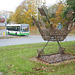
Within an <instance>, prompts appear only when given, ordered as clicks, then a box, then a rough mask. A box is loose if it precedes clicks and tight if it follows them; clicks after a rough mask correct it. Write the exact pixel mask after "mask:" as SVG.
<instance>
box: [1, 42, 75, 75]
mask: <svg viewBox="0 0 75 75" xmlns="http://www.w3.org/2000/svg"><path fill="white" fill-rule="evenodd" d="M44 45H45V43H37V44H25V45H15V46H6V47H0V72H3V75H74V74H75V61H71V62H69V63H68V64H66V63H62V64H60V65H45V64H42V63H38V62H34V61H31V60H30V58H33V57H35V56H36V55H37V49H42V48H43V46H44ZM61 45H62V46H63V47H65V48H66V50H65V52H68V53H71V54H75V41H71V42H62V43H61ZM56 52H58V45H57V43H56V42H50V43H49V44H48V45H47V47H46V48H45V53H46V54H51V53H56Z"/></svg>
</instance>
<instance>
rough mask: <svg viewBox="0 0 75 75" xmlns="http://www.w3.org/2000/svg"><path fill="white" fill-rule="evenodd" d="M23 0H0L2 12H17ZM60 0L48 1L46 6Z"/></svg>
mask: <svg viewBox="0 0 75 75" xmlns="http://www.w3.org/2000/svg"><path fill="white" fill-rule="evenodd" d="M22 1H23V0H0V11H2V10H6V11H13V12H14V11H15V10H16V8H17V6H18V5H20V4H21V2H22ZM58 1H59V0H46V2H47V3H46V5H52V4H54V3H56V2H58Z"/></svg>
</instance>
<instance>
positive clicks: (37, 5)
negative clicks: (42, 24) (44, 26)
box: [37, 0, 38, 20]
mask: <svg viewBox="0 0 75 75" xmlns="http://www.w3.org/2000/svg"><path fill="white" fill-rule="evenodd" d="M37 20H38V0H37Z"/></svg>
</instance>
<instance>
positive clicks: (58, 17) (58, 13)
mask: <svg viewBox="0 0 75 75" xmlns="http://www.w3.org/2000/svg"><path fill="white" fill-rule="evenodd" d="M63 9H64V5H63V4H60V5H58V10H57V11H56V14H55V17H52V18H51V19H50V21H51V22H52V23H53V25H54V27H56V26H57V24H58V23H60V22H61V21H62V20H63V18H62V17H61V14H62V12H63ZM64 21H65V20H64ZM64 21H63V22H64Z"/></svg>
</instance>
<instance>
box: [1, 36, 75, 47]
mask: <svg viewBox="0 0 75 75" xmlns="http://www.w3.org/2000/svg"><path fill="white" fill-rule="evenodd" d="M64 41H75V36H67V37H66V39H65V40H64ZM40 42H46V41H44V40H43V39H42V37H41V36H39V35H36V36H35V35H29V36H28V37H27V36H23V37H19V38H9V39H0V46H9V45H19V44H30V43H40Z"/></svg>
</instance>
